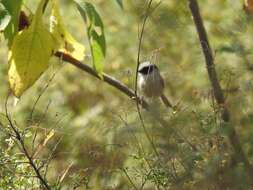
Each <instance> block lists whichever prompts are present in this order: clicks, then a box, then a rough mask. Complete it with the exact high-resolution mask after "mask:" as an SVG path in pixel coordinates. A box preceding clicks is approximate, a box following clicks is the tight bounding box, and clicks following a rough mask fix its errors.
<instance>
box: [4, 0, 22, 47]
mask: <svg viewBox="0 0 253 190" xmlns="http://www.w3.org/2000/svg"><path fill="white" fill-rule="evenodd" d="M1 3H2V5H3V6H4V7H5V8H6V10H7V11H8V13H9V15H10V16H11V18H10V21H9V22H8V25H7V27H5V30H4V36H5V38H6V39H7V40H8V45H9V46H11V44H12V41H13V38H14V36H15V35H16V34H17V32H18V23H19V14H20V9H21V5H22V0H1ZM1 23H2V22H1Z"/></svg>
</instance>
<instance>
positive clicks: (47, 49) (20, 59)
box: [8, 0, 54, 97]
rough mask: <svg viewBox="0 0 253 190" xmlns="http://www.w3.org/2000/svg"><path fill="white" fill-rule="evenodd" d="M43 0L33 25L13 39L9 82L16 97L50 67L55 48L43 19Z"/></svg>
mask: <svg viewBox="0 0 253 190" xmlns="http://www.w3.org/2000/svg"><path fill="white" fill-rule="evenodd" d="M44 2H45V0H41V2H40V4H39V6H38V8H37V11H36V13H35V16H34V18H33V20H32V23H31V25H30V26H29V27H28V28H27V29H25V30H23V31H21V32H20V33H18V35H16V36H15V38H14V40H13V44H12V47H11V49H10V56H9V64H10V67H9V72H8V75H9V83H10V87H11V89H12V91H13V93H14V95H15V96H16V97H20V96H21V95H22V94H23V92H24V91H25V90H26V89H28V88H29V87H30V86H32V85H33V84H34V83H35V81H36V80H37V79H38V78H39V77H40V75H41V74H42V73H43V72H44V71H45V70H46V69H47V68H48V62H49V59H50V57H51V55H52V52H53V50H54V40H53V37H52V36H51V33H50V32H49V31H48V30H47V28H46V27H45V26H44V24H43V21H42V9H43V5H44Z"/></svg>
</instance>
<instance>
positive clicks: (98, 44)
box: [76, 2, 106, 74]
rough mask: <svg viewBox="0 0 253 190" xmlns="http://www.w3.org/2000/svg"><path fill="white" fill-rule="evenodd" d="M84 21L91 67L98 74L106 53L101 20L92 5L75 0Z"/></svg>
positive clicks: (100, 71) (101, 69)
mask: <svg viewBox="0 0 253 190" xmlns="http://www.w3.org/2000/svg"><path fill="white" fill-rule="evenodd" d="M76 5H77V9H78V10H79V12H80V14H81V16H82V17H83V20H84V22H85V23H86V25H87V33H88V38H89V42H90V49H91V54H92V61H93V67H94V69H95V70H96V72H97V73H98V74H101V73H102V71H103V67H104V65H103V64H104V63H103V61H104V58H105V54H106V42H105V34H104V25H103V22H102V20H101V18H100V16H99V14H98V13H97V11H96V9H95V8H94V6H93V5H92V4H90V3H88V2H76Z"/></svg>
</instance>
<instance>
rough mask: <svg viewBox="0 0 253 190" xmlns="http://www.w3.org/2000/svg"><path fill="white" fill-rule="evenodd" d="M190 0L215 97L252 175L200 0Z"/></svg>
mask: <svg viewBox="0 0 253 190" xmlns="http://www.w3.org/2000/svg"><path fill="white" fill-rule="evenodd" d="M188 1H189V8H190V10H191V14H192V16H193V20H194V23H195V26H196V30H197V33H198V37H199V41H200V44H201V48H202V52H203V54H204V56H205V62H206V68H207V72H208V76H209V80H210V82H211V86H212V89H213V93H214V97H215V100H216V102H217V104H218V105H219V106H220V113H221V118H222V120H223V121H224V122H225V123H229V127H230V129H229V134H228V138H229V140H230V143H231V145H232V146H233V148H234V151H235V154H236V156H237V159H236V160H237V162H242V163H244V166H245V168H246V169H247V170H248V173H249V174H250V176H253V172H252V168H251V165H250V162H249V160H248V158H247V157H246V155H245V153H244V151H243V149H242V145H241V143H240V140H239V137H238V134H237V133H236V130H235V128H234V126H233V125H232V123H231V122H230V112H229V110H228V108H227V105H226V100H225V97H224V94H223V91H222V89H221V86H220V83H219V80H218V77H217V73H216V69H215V64H214V57H213V54H212V48H211V46H210V43H209V40H208V36H207V32H206V30H205V27H204V24H203V20H202V17H201V15H200V11H199V5H198V1H197V0H188Z"/></svg>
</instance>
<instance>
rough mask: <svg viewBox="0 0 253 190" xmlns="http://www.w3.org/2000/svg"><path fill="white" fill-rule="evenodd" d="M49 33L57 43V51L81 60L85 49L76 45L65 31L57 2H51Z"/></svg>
mask: <svg viewBox="0 0 253 190" xmlns="http://www.w3.org/2000/svg"><path fill="white" fill-rule="evenodd" d="M50 32H51V33H52V35H53V37H54V38H55V39H56V41H57V43H58V50H59V51H63V52H65V53H67V54H70V55H71V56H72V57H74V58H76V59H78V60H80V61H81V60H83V58H84V51H85V48H84V46H83V45H82V44H80V43H78V42H77V41H76V40H75V39H74V38H73V37H72V35H71V34H70V33H69V32H68V31H67V30H66V28H65V26H64V24H63V22H62V19H61V15H60V11H59V1H58V0H53V1H52V13H51V17H50Z"/></svg>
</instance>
